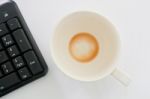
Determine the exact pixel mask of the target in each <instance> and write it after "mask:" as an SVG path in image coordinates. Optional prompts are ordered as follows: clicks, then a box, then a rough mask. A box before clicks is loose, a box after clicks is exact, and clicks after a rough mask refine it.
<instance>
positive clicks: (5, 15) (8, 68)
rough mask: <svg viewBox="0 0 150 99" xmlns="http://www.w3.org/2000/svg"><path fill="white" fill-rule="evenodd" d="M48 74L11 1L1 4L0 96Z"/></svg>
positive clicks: (27, 30) (14, 4) (30, 36)
mask: <svg viewBox="0 0 150 99" xmlns="http://www.w3.org/2000/svg"><path fill="white" fill-rule="evenodd" d="M46 72H47V65H46V63H45V61H44V59H43V57H42V55H41V53H40V51H39V49H38V47H37V45H36V43H35V41H34V39H33V37H32V35H31V33H30V31H29V29H28V27H27V25H26V23H25V21H24V19H23V17H22V15H21V13H20V11H19V9H18V7H17V5H16V3H15V2H14V1H10V0H6V2H3V3H2V4H0V96H3V95H5V94H7V93H9V92H11V91H13V90H15V89H17V88H19V87H21V86H23V85H25V84H27V83H29V82H31V81H33V80H35V79H37V78H39V77H42V76H44V75H45V74H46Z"/></svg>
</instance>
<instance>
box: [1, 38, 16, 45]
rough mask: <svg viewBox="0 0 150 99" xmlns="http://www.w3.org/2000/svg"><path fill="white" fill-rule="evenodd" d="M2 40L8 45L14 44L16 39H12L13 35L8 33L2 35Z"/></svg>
mask: <svg viewBox="0 0 150 99" xmlns="http://www.w3.org/2000/svg"><path fill="white" fill-rule="evenodd" d="M2 41H3V44H4V45H5V46H6V47H7V46H10V45H12V44H14V40H13V39H12V37H11V36H10V35H6V36H4V37H2Z"/></svg>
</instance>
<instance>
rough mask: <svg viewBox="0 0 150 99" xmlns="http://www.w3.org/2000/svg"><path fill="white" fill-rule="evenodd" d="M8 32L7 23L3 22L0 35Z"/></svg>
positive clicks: (0, 26)
mask: <svg viewBox="0 0 150 99" xmlns="http://www.w3.org/2000/svg"><path fill="white" fill-rule="evenodd" d="M6 33H8V29H7V27H6V25H5V24H4V23H3V24H1V25H0V36H2V35H4V34H6Z"/></svg>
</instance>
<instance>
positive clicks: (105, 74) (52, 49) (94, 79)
mask: <svg viewBox="0 0 150 99" xmlns="http://www.w3.org/2000/svg"><path fill="white" fill-rule="evenodd" d="M76 13H90V14H96V15H98V16H101V17H103V18H104V19H106V20H107V21H109V20H108V19H107V18H106V17H105V16H103V15H101V14H99V13H98V12H94V11H75V12H72V13H71V14H68V15H65V16H64V17H63V18H61V20H60V21H59V22H58V23H57V25H56V27H55V29H54V33H53V34H52V35H51V40H50V41H51V42H50V52H51V57H52V60H53V61H54V64H55V65H56V66H57V67H58V68H59V69H60V71H61V72H63V73H64V74H66V75H67V76H69V77H70V78H72V79H74V80H78V81H85V82H89V81H96V80H100V79H102V78H104V77H106V76H108V75H110V74H111V73H112V72H113V71H114V69H115V68H116V66H111V67H112V69H111V70H109V71H108V72H105V73H103V75H101V76H99V77H94V78H93V79H80V77H75V76H73V75H71V74H69V73H68V72H65V70H64V69H63V68H61V67H62V66H61V64H60V63H59V62H58V61H57V59H56V58H55V55H54V50H55V49H54V48H53V43H54V39H53V38H52V37H53V36H54V35H55V31H56V30H57V26H58V25H59V24H60V23H61V22H62V21H63V20H65V18H66V17H68V16H71V15H73V14H76ZM109 22H110V21H109ZM110 24H111V25H112V26H114V24H112V23H111V22H110ZM114 28H115V26H114ZM115 30H116V28H115ZM116 33H117V34H116V36H118V37H116V38H117V39H118V42H117V43H118V45H120V44H119V43H120V39H119V35H118V31H117V30H116ZM117 51H118V52H117V55H116V57H115V59H114V60H113V62H115V61H116V60H117V58H118V53H119V52H120V47H118V49H117Z"/></svg>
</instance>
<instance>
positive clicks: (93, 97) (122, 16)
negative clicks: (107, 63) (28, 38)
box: [2, 0, 150, 99]
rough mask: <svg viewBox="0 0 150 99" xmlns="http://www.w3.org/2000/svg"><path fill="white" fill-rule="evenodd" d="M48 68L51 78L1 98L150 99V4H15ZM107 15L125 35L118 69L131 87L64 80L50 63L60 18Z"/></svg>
mask: <svg viewBox="0 0 150 99" xmlns="http://www.w3.org/2000/svg"><path fill="white" fill-rule="evenodd" d="M15 1H16V2H17V4H18V6H19V8H20V10H21V12H22V14H23V16H24V18H25V20H26V22H27V24H28V26H29V28H30V30H31V32H32V34H33V36H34V38H35V40H36V42H37V44H38V46H39V48H40V50H41V52H42V54H43V56H44V58H45V60H46V62H47V64H48V66H49V72H48V74H47V75H46V76H45V77H43V78H41V79H39V80H37V81H35V82H32V83H30V84H28V85H26V86H25V87H22V88H20V89H18V90H16V91H13V92H12V93H10V94H9V95H6V96H4V97H3V98H2V99H143V98H144V99H150V11H149V9H150V1H149V0H15ZM80 10H90V11H96V12H98V13H100V14H102V15H104V16H106V17H107V18H108V19H109V20H111V22H113V23H114V25H115V26H116V27H117V29H118V31H119V32H120V37H121V41H122V42H121V44H122V46H121V52H122V53H121V55H120V59H119V60H118V63H117V65H118V67H120V68H122V69H123V70H125V71H126V72H128V74H130V75H131V78H132V82H131V84H130V85H129V87H124V86H122V85H121V84H120V83H119V82H117V81H116V80H115V79H114V78H112V77H111V76H108V77H106V78H104V79H102V80H99V81H96V82H89V83H85V82H80V81H76V80H73V79H71V78H69V77H68V76H66V75H64V74H63V73H62V72H61V71H60V70H59V69H58V68H57V67H56V65H54V63H53V61H52V60H51V55H50V48H49V47H50V37H51V34H52V33H53V31H54V28H55V26H56V25H57V23H58V22H59V21H60V19H61V18H62V17H63V16H65V15H67V14H70V13H71V12H74V11H80Z"/></svg>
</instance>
